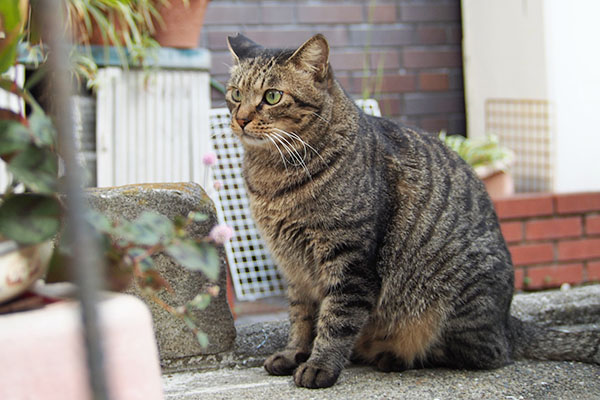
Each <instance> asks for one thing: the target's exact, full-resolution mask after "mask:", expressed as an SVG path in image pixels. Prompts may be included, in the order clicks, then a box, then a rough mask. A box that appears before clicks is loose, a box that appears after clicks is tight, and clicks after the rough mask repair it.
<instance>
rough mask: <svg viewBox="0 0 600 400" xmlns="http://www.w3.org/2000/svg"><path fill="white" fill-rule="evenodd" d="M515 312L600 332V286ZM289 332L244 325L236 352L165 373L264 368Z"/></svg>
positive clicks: (540, 299) (552, 294)
mask: <svg viewBox="0 0 600 400" xmlns="http://www.w3.org/2000/svg"><path fill="white" fill-rule="evenodd" d="M511 312H512V314H513V315H514V316H516V317H518V318H520V319H523V320H526V321H531V322H535V323H539V324H540V325H544V326H556V327H561V329H573V330H576V329H582V328H585V329H597V330H600V285H591V286H584V287H579V288H573V289H569V290H565V291H558V290H554V291H545V292H537V293H527V294H517V295H515V297H514V300H513V307H512V310H511ZM288 331H289V322H288V321H287V320H281V321H273V322H264V323H254V324H249V325H242V326H239V327H237V337H236V341H235V346H234V350H233V351H230V352H226V353H220V354H214V355H202V356H195V357H188V358H186V359H180V360H178V363H177V364H171V365H170V366H169V368H168V369H166V370H164V371H165V372H178V371H190V370H201V371H206V370H212V369H220V368H233V367H236V368H240V367H257V366H261V365H262V363H263V361H264V360H265V358H266V357H268V356H269V355H271V354H272V353H273V352H275V351H277V350H279V349H282V348H283V347H284V346H285V344H286V342H287V336H288Z"/></svg>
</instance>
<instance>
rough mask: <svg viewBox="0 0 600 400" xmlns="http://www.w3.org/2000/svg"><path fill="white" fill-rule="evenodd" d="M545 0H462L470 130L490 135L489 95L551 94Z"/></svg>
mask: <svg viewBox="0 0 600 400" xmlns="http://www.w3.org/2000/svg"><path fill="white" fill-rule="evenodd" d="M543 2H544V0H463V2H462V4H463V6H462V13H463V32H464V39H463V58H464V71H465V78H466V79H465V97H466V101H467V131H468V134H469V136H471V137H477V136H483V135H485V122H484V117H485V114H484V111H485V110H484V105H485V100H486V99H488V98H505V99H544V98H546V96H547V87H546V80H547V78H546V63H545V61H546V60H545V52H544V50H545V49H544V29H543V27H544V26H543V22H544V21H543V13H542V8H543Z"/></svg>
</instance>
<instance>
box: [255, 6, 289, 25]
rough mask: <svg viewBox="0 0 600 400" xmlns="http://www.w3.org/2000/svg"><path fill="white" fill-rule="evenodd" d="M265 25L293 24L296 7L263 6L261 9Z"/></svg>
mask: <svg viewBox="0 0 600 400" xmlns="http://www.w3.org/2000/svg"><path fill="white" fill-rule="evenodd" d="M260 14H261V21H262V23H263V24H264V25H281V24H291V23H293V22H294V7H291V6H289V5H275V4H269V5H266V4H263V5H262V6H261V8H260Z"/></svg>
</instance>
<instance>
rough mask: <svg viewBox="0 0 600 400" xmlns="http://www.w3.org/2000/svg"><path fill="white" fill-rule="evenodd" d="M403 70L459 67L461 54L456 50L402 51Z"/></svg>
mask: <svg viewBox="0 0 600 400" xmlns="http://www.w3.org/2000/svg"><path fill="white" fill-rule="evenodd" d="M402 59H403V65H404V67H405V68H442V67H460V66H461V65H462V53H461V51H460V49H456V50H404V51H403V52H402Z"/></svg>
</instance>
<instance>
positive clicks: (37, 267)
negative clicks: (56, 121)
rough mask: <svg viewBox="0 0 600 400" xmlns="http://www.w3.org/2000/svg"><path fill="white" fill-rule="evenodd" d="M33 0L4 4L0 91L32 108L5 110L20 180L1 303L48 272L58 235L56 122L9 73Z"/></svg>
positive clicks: (2, 217) (8, 144) (11, 199)
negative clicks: (53, 123)
mask: <svg viewBox="0 0 600 400" xmlns="http://www.w3.org/2000/svg"><path fill="white" fill-rule="evenodd" d="M26 10H27V2H24V1H8V2H2V4H1V5H0V15H2V16H3V18H2V22H1V24H0V26H1V27H2V35H3V37H4V38H3V39H2V40H0V87H1V88H2V89H4V90H7V91H9V92H12V93H14V94H15V95H17V96H19V97H20V98H21V99H23V100H24V101H25V102H27V104H28V105H29V106H30V107H31V112H30V113H29V115H27V116H26V115H24V114H19V113H15V112H14V111H11V110H7V109H0V158H1V159H2V160H3V161H4V162H6V163H7V169H8V171H10V172H11V174H12V175H13V176H14V180H13V181H12V182H11V183H10V184H9V186H8V187H7V188H6V189H5V190H4V193H3V194H2V197H1V199H0V270H1V274H0V275H1V276H0V301H2V300H7V299H9V298H12V297H15V296H17V295H18V294H19V293H21V292H22V291H23V290H25V289H27V287H28V286H29V285H31V284H32V283H33V282H34V281H35V280H36V279H37V278H39V277H40V276H41V275H42V274H43V273H44V271H45V268H46V266H47V264H48V261H49V259H50V254H51V243H50V240H51V238H52V237H53V236H54V235H55V234H56V232H57V231H58V228H59V225H60V222H59V218H60V213H61V205H60V202H59V200H58V196H57V192H56V190H57V182H58V156H57V154H56V152H55V148H56V142H55V131H54V127H53V125H52V122H51V121H50V119H49V118H48V117H47V116H46V115H45V113H44V111H43V109H42V108H41V107H40V106H39V104H38V103H37V102H36V101H35V100H34V99H33V97H32V96H31V95H30V93H29V92H28V91H26V90H25V89H23V88H21V87H19V86H18V85H16V84H15V82H13V81H12V80H10V79H8V78H6V77H4V76H3V75H4V74H5V73H6V72H7V71H8V70H9V69H10V68H11V67H13V66H14V65H15V64H16V58H17V47H18V43H19V41H20V38H21V37H22V32H23V29H24V27H25V18H24V15H27V13H26Z"/></svg>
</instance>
